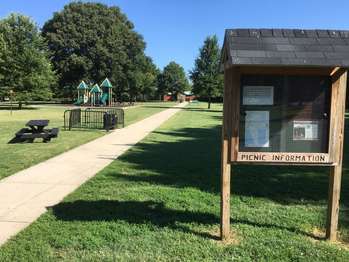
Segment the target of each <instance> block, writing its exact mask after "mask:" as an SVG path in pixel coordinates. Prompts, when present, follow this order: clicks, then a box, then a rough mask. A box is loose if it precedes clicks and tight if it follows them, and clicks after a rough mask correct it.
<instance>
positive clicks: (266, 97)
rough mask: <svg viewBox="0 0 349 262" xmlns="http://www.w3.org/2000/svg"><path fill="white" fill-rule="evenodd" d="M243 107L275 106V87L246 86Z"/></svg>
mask: <svg viewBox="0 0 349 262" xmlns="http://www.w3.org/2000/svg"><path fill="white" fill-rule="evenodd" d="M242 103H243V105H273V103H274V87H273V86H244V87H243V94H242Z"/></svg>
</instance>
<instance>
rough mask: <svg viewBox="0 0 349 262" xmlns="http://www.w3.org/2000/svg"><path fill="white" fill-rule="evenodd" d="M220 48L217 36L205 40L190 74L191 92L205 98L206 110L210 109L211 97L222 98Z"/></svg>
mask: <svg viewBox="0 0 349 262" xmlns="http://www.w3.org/2000/svg"><path fill="white" fill-rule="evenodd" d="M219 60H220V48H219V45H218V39H217V36H215V35H214V36H209V37H207V38H206V39H205V41H204V44H203V46H202V47H201V48H200V50H199V56H198V57H197V58H196V60H195V66H194V69H193V70H192V71H191V72H190V79H191V80H192V82H193V92H194V93H195V94H197V95H200V96H203V97H207V99H208V108H211V100H212V97H217V96H222V93H223V75H222V74H221V73H219V62H220V61H219Z"/></svg>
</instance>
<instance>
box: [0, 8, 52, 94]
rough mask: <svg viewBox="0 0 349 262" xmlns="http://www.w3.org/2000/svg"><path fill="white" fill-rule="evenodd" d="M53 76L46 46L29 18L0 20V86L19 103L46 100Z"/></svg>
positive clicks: (12, 17) (18, 17) (13, 16)
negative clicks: (10, 93) (9, 91)
mask: <svg viewBox="0 0 349 262" xmlns="http://www.w3.org/2000/svg"><path fill="white" fill-rule="evenodd" d="M55 80H56V78H55V74H54V72H53V71H52V67H51V64H50V61H49V58H48V50H47V45H46V43H45V41H44V39H43V38H42V36H41V35H40V32H39V30H38V28H37V27H36V25H35V24H34V22H32V21H31V20H30V18H28V17H26V16H23V15H19V14H11V15H10V16H9V17H7V18H5V19H2V20H0V87H1V91H2V94H3V95H4V93H6V92H7V91H8V90H10V89H11V90H13V91H14V94H15V98H16V99H17V100H19V101H25V100H31V99H35V100H36V99H37V100H44V99H49V98H51V96H52V92H51V87H52V86H53V85H54V84H55Z"/></svg>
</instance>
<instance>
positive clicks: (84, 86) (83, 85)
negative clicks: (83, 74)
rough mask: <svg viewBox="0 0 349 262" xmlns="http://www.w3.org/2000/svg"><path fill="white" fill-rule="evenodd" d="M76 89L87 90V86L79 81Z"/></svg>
mask: <svg viewBox="0 0 349 262" xmlns="http://www.w3.org/2000/svg"><path fill="white" fill-rule="evenodd" d="M78 89H88V85H86V83H85V81H81V83H80V84H79V85H78Z"/></svg>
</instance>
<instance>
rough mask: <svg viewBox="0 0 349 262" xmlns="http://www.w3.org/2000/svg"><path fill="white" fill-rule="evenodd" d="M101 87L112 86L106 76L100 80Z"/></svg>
mask: <svg viewBox="0 0 349 262" xmlns="http://www.w3.org/2000/svg"><path fill="white" fill-rule="evenodd" d="M101 87H108V88H112V87H113V86H112V84H111V83H110V81H109V79H108V78H106V79H104V81H103V82H102V84H101Z"/></svg>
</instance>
